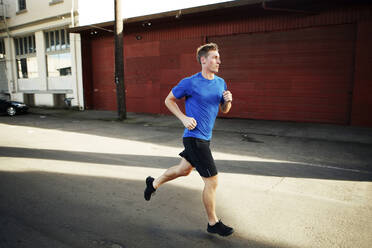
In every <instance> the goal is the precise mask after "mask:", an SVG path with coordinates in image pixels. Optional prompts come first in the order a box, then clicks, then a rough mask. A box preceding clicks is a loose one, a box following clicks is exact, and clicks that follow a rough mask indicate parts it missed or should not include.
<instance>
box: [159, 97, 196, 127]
mask: <svg viewBox="0 0 372 248" xmlns="http://www.w3.org/2000/svg"><path fill="white" fill-rule="evenodd" d="M176 100H177V98H176V97H175V96H174V95H173V92H172V91H171V92H169V94H168V96H167V98H165V106H167V108H168V109H169V110H170V112H172V113H173V114H174V115H175V116H176V117H177V118H178V119H179V120H180V121H181V122H182V124H183V125H184V126H185V127H186V128H187V129H189V130H192V129H194V128H195V127H196V125H197V123H196V120H195V119H194V118H192V117H188V116H186V115H185V114H184V113H182V111H181V110H180V108H179V107H178V105H177V102H176Z"/></svg>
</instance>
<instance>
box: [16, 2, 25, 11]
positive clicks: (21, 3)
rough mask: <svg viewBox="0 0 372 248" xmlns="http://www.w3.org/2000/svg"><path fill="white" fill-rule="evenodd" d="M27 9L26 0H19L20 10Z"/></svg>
mask: <svg viewBox="0 0 372 248" xmlns="http://www.w3.org/2000/svg"><path fill="white" fill-rule="evenodd" d="M25 9H26V0H18V11H21V10H25Z"/></svg>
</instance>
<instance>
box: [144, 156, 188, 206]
mask: <svg viewBox="0 0 372 248" xmlns="http://www.w3.org/2000/svg"><path fill="white" fill-rule="evenodd" d="M192 169H193V167H192V166H191V164H190V163H189V162H187V160H186V159H184V158H182V160H181V162H180V164H179V165H176V166H173V167H171V168H169V169H167V170H166V171H165V172H164V173H163V175H161V176H160V177H158V178H157V179H154V178H152V177H147V178H146V188H145V192H144V197H145V200H146V201H149V200H150V199H151V196H152V194H153V193H154V192H155V191H156V189H157V188H159V187H160V185H162V184H164V183H166V182H168V181H170V180H173V179H176V178H177V177H181V176H187V175H189V174H190V172H191V171H192Z"/></svg>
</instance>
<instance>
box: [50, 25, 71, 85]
mask: <svg viewBox="0 0 372 248" xmlns="http://www.w3.org/2000/svg"><path fill="white" fill-rule="evenodd" d="M69 36H70V34H69V32H68V31H67V27H63V28H59V29H51V30H45V31H44V42H45V56H46V71H47V77H51V78H58V77H65V76H71V75H72V74H71V69H70V74H67V75H59V76H50V71H49V61H48V55H58V54H65V53H69V54H70V57H71V60H70V62H71V67H72V54H71V50H70V47H71V45H70V37H69ZM62 41H64V43H63V44H62Z"/></svg>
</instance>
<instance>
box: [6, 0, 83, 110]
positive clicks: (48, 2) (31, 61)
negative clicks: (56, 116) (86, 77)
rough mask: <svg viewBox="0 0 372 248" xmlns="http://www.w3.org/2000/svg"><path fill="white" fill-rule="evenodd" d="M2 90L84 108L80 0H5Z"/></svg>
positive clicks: (15, 95) (15, 97) (44, 102)
mask: <svg viewBox="0 0 372 248" xmlns="http://www.w3.org/2000/svg"><path fill="white" fill-rule="evenodd" d="M0 3H1V4H0V19H1V22H0V94H2V95H3V96H4V95H8V96H9V95H10V97H11V99H12V100H18V101H23V102H25V103H27V104H30V105H34V106H48V107H62V106H64V105H65V101H64V100H65V99H66V98H69V99H72V101H71V105H72V106H75V107H78V108H79V109H83V108H84V99H83V84H82V73H81V68H82V66H81V46H80V35H79V34H72V33H71V34H69V33H68V32H67V29H68V28H69V27H74V26H75V25H77V24H78V15H77V13H78V12H77V8H78V3H77V0H76V1H75V0H43V1H40V0H0Z"/></svg>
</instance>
